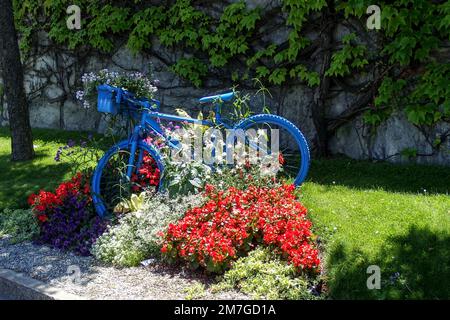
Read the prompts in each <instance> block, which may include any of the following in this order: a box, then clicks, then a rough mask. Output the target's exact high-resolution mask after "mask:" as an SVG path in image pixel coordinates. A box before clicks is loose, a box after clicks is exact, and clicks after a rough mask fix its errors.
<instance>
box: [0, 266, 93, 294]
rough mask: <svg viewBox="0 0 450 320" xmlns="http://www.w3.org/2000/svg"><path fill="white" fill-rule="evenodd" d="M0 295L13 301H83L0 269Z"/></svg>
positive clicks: (46, 285) (31, 279) (39, 282)
mask: <svg viewBox="0 0 450 320" xmlns="http://www.w3.org/2000/svg"><path fill="white" fill-rule="evenodd" d="M0 295H6V296H7V297H8V298H10V299H14V300H85V298H83V297H81V296H77V295H74V294H71V293H67V292H64V291H62V290H60V289H57V288H55V287H52V286H50V285H48V284H46V283H44V282H42V281H39V280H36V279H33V278H30V277H27V276H25V275H23V274H22V273H17V272H14V271H12V270H8V269H2V268H0Z"/></svg>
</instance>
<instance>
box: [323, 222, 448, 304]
mask: <svg viewBox="0 0 450 320" xmlns="http://www.w3.org/2000/svg"><path fill="white" fill-rule="evenodd" d="M370 265H377V266H379V267H380V269H381V279H382V281H381V289H380V290H369V289H367V285H366V281H367V278H368V277H369V276H370V275H369V274H366V270H367V268H368V266H370ZM328 268H329V270H328V277H329V280H328V286H329V289H330V296H331V297H332V298H334V299H449V297H450V234H449V233H446V232H439V233H436V232H433V231H431V230H429V229H428V228H418V227H411V228H410V229H409V231H408V233H407V234H405V235H400V236H394V237H391V238H389V239H388V240H387V242H386V243H385V245H384V246H383V248H382V249H381V251H380V252H379V253H378V254H377V256H376V257H375V258H370V259H369V258H367V257H366V256H365V255H364V254H363V253H362V252H361V251H359V250H347V249H346V248H345V246H344V245H343V244H340V245H338V246H337V247H336V248H335V249H334V250H332V252H331V253H330V254H329V260H328ZM396 273H398V274H396Z"/></svg>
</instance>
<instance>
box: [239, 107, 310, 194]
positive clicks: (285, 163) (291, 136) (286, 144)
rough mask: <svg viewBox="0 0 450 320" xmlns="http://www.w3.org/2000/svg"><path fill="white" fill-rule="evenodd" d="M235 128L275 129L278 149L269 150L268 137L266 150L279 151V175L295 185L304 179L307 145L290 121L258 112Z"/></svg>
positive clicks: (269, 130)
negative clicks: (280, 168)
mask: <svg viewBox="0 0 450 320" xmlns="http://www.w3.org/2000/svg"><path fill="white" fill-rule="evenodd" d="M235 129H242V130H244V131H247V130H249V129H255V130H256V131H260V132H261V130H264V131H265V132H269V133H270V132H274V131H272V130H276V131H277V139H279V141H278V148H279V150H270V146H271V145H272V144H271V141H270V137H269V141H268V142H269V143H268V148H269V149H268V150H266V152H267V153H269V154H270V153H275V152H279V155H280V164H281V167H282V170H281V171H280V174H279V176H281V177H283V178H287V179H288V180H292V181H293V183H294V185H295V186H299V185H300V184H302V183H303V181H304V180H305V179H306V176H307V174H308V170H309V164H310V152H309V147H308V143H307V142H306V139H305V137H304V135H303V133H302V132H301V131H300V129H298V128H297V127H296V126H295V125H294V124H293V123H292V122H290V121H288V120H287V119H285V118H283V117H280V116H277V115H272V114H259V115H255V116H251V117H249V118H247V119H244V120H242V121H241V122H240V123H238V124H237V125H236V127H235Z"/></svg>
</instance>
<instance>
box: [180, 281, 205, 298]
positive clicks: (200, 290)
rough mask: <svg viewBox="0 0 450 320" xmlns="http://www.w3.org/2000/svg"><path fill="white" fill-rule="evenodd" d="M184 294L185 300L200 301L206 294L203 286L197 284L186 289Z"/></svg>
mask: <svg viewBox="0 0 450 320" xmlns="http://www.w3.org/2000/svg"><path fill="white" fill-rule="evenodd" d="M184 292H185V293H186V296H185V297H184V298H185V299H186V300H194V299H200V298H202V297H204V296H205V294H206V290H205V285H204V284H202V283H198V282H197V283H195V284H193V285H191V286H190V287H188V288H186V289H185V290H184Z"/></svg>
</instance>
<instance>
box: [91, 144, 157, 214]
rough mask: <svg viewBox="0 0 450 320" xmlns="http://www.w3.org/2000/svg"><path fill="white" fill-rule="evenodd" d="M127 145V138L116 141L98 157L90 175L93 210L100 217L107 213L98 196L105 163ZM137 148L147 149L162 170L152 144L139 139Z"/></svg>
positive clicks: (127, 146) (128, 145) (127, 147)
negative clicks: (98, 159)
mask: <svg viewBox="0 0 450 320" xmlns="http://www.w3.org/2000/svg"><path fill="white" fill-rule="evenodd" d="M129 147H130V142H129V140H123V141H121V142H119V143H117V144H116V145H114V146H113V147H111V148H110V149H109V150H108V151H107V152H106V153H105V154H104V155H103V157H102V158H101V159H100V161H99V162H98V164H97V167H96V168H95V170H94V174H93V176H92V182H91V189H92V201H93V204H94V207H95V210H96V212H97V214H98V215H99V216H100V217H104V216H105V215H106V214H107V209H106V206H105V204H104V202H103V200H102V198H101V196H100V195H101V190H100V185H101V178H102V172H103V170H104V168H105V166H106V164H107V163H108V161H109V159H111V157H112V156H114V155H115V154H116V153H118V152H120V151H123V150H127V149H129ZM139 150H143V151H147V152H148V153H149V154H150V155H151V156H152V157H153V159H154V160H155V161H156V164H157V166H158V169H159V170H160V172H161V173H162V172H163V170H164V164H163V161H162V159H161V156H160V154H159V152H158V151H157V150H156V149H155V148H154V147H153V146H151V145H149V144H146V143H145V142H143V141H139V142H138V145H137V150H136V152H139ZM161 186H162V179H160V182H159V187H161Z"/></svg>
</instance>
